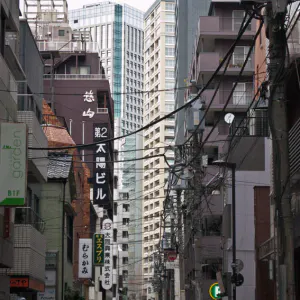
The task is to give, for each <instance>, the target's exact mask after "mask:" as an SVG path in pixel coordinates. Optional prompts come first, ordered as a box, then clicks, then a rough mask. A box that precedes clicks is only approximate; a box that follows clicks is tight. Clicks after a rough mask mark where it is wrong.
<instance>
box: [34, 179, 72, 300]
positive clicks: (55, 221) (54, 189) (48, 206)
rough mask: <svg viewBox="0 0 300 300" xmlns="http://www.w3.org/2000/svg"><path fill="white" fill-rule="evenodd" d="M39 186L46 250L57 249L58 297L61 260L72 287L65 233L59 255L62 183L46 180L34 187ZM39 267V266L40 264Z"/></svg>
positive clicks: (69, 284) (70, 265) (68, 282)
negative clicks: (62, 251)
mask: <svg viewBox="0 0 300 300" xmlns="http://www.w3.org/2000/svg"><path fill="white" fill-rule="evenodd" d="M39 188H40V193H39V194H40V197H41V198H40V216H41V217H42V218H43V219H44V220H45V231H44V235H45V237H46V240H47V244H46V249H47V251H51V250H52V251H55V250H56V251H58V269H57V271H58V272H57V274H58V279H57V280H58V287H57V293H58V299H59V300H61V299H60V295H61V262H62V261H64V263H65V270H64V277H65V282H66V283H67V284H68V286H69V287H73V265H72V262H70V261H69V260H68V259H67V239H66V235H65V255H64V258H63V259H62V255H61V236H62V201H63V183H62V182H48V183H47V184H42V185H39V186H37V187H36V189H39ZM65 201H66V202H70V190H69V185H68V184H67V185H66V195H65ZM65 224H66V223H65ZM40 267H41V266H40Z"/></svg>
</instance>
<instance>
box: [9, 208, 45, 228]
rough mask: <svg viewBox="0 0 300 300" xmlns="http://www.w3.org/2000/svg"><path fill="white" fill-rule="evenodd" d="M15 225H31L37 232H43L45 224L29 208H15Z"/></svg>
mask: <svg viewBox="0 0 300 300" xmlns="http://www.w3.org/2000/svg"><path fill="white" fill-rule="evenodd" d="M15 224H24V225H31V226H33V227H34V228H35V229H36V230H38V231H39V232H41V233H43V232H44V230H45V222H44V220H43V219H42V218H41V217H39V216H38V215H37V214H36V212H35V211H34V210H33V209H32V208H31V207H16V212H15Z"/></svg>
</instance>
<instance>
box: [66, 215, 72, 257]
mask: <svg viewBox="0 0 300 300" xmlns="http://www.w3.org/2000/svg"><path fill="white" fill-rule="evenodd" d="M67 259H68V261H70V262H73V218H72V217H71V216H68V217H67Z"/></svg>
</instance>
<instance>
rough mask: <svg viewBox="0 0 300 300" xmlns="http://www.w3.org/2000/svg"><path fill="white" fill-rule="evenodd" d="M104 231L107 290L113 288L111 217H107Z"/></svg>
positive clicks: (104, 283) (103, 275)
mask: <svg viewBox="0 0 300 300" xmlns="http://www.w3.org/2000/svg"><path fill="white" fill-rule="evenodd" d="M102 233H103V236H104V245H105V246H104V267H103V269H102V287H103V289H105V290H109V289H111V288H112V279H113V278H112V277H113V276H112V269H113V255H112V250H113V249H112V240H113V223H112V220H110V219H105V220H104V221H103V224H102Z"/></svg>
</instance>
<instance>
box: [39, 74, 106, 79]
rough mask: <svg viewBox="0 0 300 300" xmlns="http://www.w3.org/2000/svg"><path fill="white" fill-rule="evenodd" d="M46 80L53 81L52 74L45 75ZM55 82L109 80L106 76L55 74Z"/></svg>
mask: <svg viewBox="0 0 300 300" xmlns="http://www.w3.org/2000/svg"><path fill="white" fill-rule="evenodd" d="M44 79H45V80H51V79H52V74H44ZM53 79H54V80H107V78H106V76H105V75H104V74H54V75H53Z"/></svg>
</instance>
